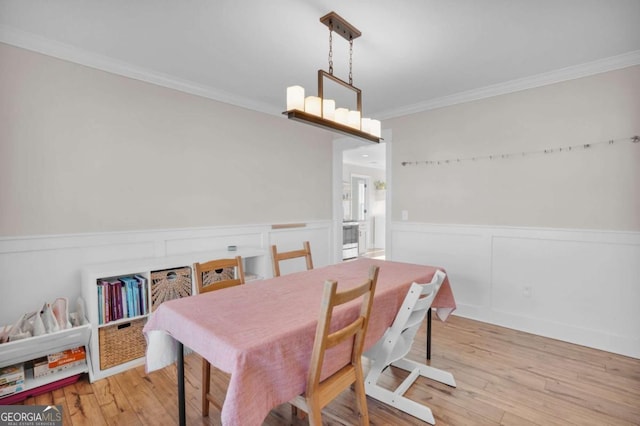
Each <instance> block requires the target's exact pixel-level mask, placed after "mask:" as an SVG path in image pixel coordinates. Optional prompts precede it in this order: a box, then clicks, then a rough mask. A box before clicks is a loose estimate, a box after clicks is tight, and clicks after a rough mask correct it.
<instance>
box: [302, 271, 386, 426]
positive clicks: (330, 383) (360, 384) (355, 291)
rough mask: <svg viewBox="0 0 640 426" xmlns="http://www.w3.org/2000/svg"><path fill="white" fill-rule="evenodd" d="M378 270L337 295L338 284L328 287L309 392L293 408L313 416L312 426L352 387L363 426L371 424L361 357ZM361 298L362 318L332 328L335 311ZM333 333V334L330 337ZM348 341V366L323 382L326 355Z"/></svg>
mask: <svg viewBox="0 0 640 426" xmlns="http://www.w3.org/2000/svg"><path fill="white" fill-rule="evenodd" d="M378 270H379V268H378V267H377V266H371V268H370V270H369V278H368V279H367V280H366V281H365V282H364V283H363V284H361V285H358V286H357V287H354V288H350V289H348V290H345V291H341V292H338V291H337V288H338V282H337V281H326V282H325V283H324V293H323V295H322V307H321V311H320V319H319V320H318V326H317V328H316V336H315V341H314V343H313V350H312V353H311V364H310V366H309V373H308V375H307V388H306V391H305V393H304V394H302V395H299V396H297V397H296V398H294V399H293V400H291V401H290V403H291V405H293V406H294V407H297V408H299V409H301V410H303V411H305V412H306V413H307V414H308V415H309V424H310V425H311V426H321V425H322V414H321V411H322V408H323V407H325V406H326V405H327V404H328V403H329V402H331V401H332V400H333V399H335V398H336V397H337V396H338V395H339V394H340V393H341V392H342V391H343V390H345V389H347V388H349V387H350V386H351V385H352V384H353V385H354V389H355V393H356V403H357V407H358V415H359V421H360V425H368V424H369V412H368V410H367V397H366V394H365V390H364V377H363V373H362V363H361V357H362V350H363V347H364V339H365V336H366V333H367V327H368V325H369V317H370V314H371V306H372V305H373V295H374V292H375V288H376V282H377V280H378ZM359 297H361V298H362V301H361V303H360V313H359V315H358V317H357V318H356V319H355V320H354V321H353V322H351V323H349V324H347V325H344V326H343V327H342V328H340V329H337V330H334V329H333V328H331V320H332V317H333V313H334V310H335V308H337V307H338V306H340V305H343V304H345V303H347V302H350V301H352V300H354V299H357V298H359ZM330 330H333V331H331V333H330ZM346 341H350V343H351V356H350V357H349V359H348V360H346V364H345V365H344V366H343V367H342V368H340V369H339V370H338V371H337V372H335V373H334V374H333V375H331V376H329V377H327V378H325V379H324V380H322V381H320V373H321V372H322V366H323V362H324V357H325V353H326V351H327V350H328V349H331V348H333V347H335V346H338V345H339V344H341V343H343V342H346Z"/></svg>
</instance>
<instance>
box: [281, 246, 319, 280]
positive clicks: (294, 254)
mask: <svg viewBox="0 0 640 426" xmlns="http://www.w3.org/2000/svg"><path fill="white" fill-rule="evenodd" d="M302 245H303V248H302V249H301V250H291V251H283V252H278V248H277V247H276V246H275V245H272V246H271V260H272V261H273V276H274V277H279V276H280V262H281V261H283V260H289V259H295V258H298V257H304V258H305V260H306V262H307V270H310V269H313V260H312V258H311V245H309V241H305V242H304V243H303V244H302Z"/></svg>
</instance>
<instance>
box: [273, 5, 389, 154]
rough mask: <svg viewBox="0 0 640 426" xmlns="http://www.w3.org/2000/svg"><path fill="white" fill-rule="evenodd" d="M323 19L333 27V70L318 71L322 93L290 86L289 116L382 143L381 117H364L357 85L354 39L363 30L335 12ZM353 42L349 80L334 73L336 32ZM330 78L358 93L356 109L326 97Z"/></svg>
mask: <svg viewBox="0 0 640 426" xmlns="http://www.w3.org/2000/svg"><path fill="white" fill-rule="evenodd" d="M320 22H322V23H323V24H324V25H326V26H327V27H328V28H329V72H326V71H324V70H318V96H307V97H305V95H304V88H303V87H301V86H290V87H287V110H286V111H285V112H283V114H286V115H287V117H288V118H289V119H292V120H296V121H300V122H303V123H307V124H311V125H313V126H316V127H321V128H324V129H328V130H331V131H333V132H337V133H340V134H343V135H346V136H351V137H356V138H360V139H364V140H366V141H369V142H376V143H380V141H381V140H382V138H381V125H380V121H379V120H374V119H371V118H363V117H362V91H361V90H360V89H358V88H357V87H355V86H354V85H353V73H352V63H353V40H354V39H356V38H358V37H360V36H361V35H362V33H360V31H359V30H358V29H357V28H356V27H354V26H353V25H351V24H350V23H349V22H347V21H346V20H345V19H344V18H342V17H341V16H340V15H338V14H337V13H335V12H329V13H328V14H326V15H325V16H323V17H322V18H320ZM334 31H335V32H336V34H339V35H340V36H342V37H343V38H344V39H345V40H347V41H348V42H349V82H348V83H347V82H346V81H344V80H341V79H340V78H338V77H336V76H334V75H333V32H334ZM325 78H327V79H329V80H331V81H333V82H335V83H337V84H339V85H340V86H342V87H345V88H347V89H349V90H351V91H353V92H355V94H356V104H357V107H356V110H349V109H347V108H342V107H340V108H336V103H335V100H333V99H325V98H324V84H323V83H324V79H325Z"/></svg>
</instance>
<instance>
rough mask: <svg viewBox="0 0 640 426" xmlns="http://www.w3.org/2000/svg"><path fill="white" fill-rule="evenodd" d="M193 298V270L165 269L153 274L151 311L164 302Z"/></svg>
mask: <svg viewBox="0 0 640 426" xmlns="http://www.w3.org/2000/svg"><path fill="white" fill-rule="evenodd" d="M185 296H191V268H190V267H188V266H185V267H183V268H175V269H165V270H163V271H154V272H151V310H152V311H155V310H156V309H157V308H158V306H160V304H161V303H162V302H166V301H167V300H172V299H179V298H180V297H185Z"/></svg>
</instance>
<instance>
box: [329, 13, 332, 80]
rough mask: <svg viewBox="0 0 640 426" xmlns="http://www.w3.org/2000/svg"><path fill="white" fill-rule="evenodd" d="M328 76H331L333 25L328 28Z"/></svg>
mask: <svg viewBox="0 0 640 426" xmlns="http://www.w3.org/2000/svg"><path fill="white" fill-rule="evenodd" d="M329 74H331V75H333V25H330V26H329Z"/></svg>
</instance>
